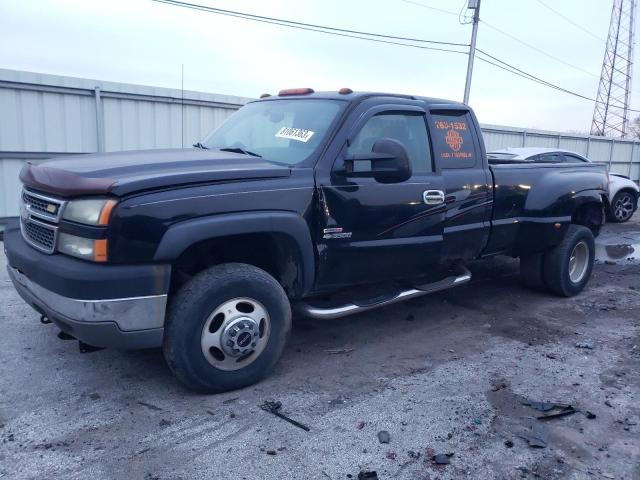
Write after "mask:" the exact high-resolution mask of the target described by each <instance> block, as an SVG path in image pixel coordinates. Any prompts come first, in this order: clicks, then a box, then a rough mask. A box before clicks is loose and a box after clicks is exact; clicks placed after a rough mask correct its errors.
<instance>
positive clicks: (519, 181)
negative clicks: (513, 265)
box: [483, 163, 607, 256]
mask: <svg viewBox="0 0 640 480" xmlns="http://www.w3.org/2000/svg"><path fill="white" fill-rule="evenodd" d="M489 171H490V172H491V175H492V178H493V187H494V188H493V203H492V205H493V206H492V216H491V233H490V236H489V241H488V243H487V246H486V247H485V249H484V251H483V256H487V255H495V254H509V255H519V254H520V253H522V252H525V251H527V250H531V249H534V250H538V249H539V248H540V246H543V245H544V244H545V242H549V241H551V240H552V238H550V236H551V237H553V233H554V230H553V228H554V225H555V224H556V223H565V222H568V221H571V216H572V212H573V211H574V210H575V204H576V202H578V203H580V202H581V197H584V198H585V201H586V200H587V199H592V198H593V194H594V190H596V191H597V194H599V195H605V194H606V187H607V176H606V169H605V167H604V166H602V165H596V164H592V163H582V164H577V163H567V164H540V163H533V164H531V163H529V164H523V163H514V164H506V163H503V164H498V165H489ZM594 187H595V188H594Z"/></svg>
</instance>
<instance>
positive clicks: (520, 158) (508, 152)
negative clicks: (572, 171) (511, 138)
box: [487, 147, 640, 222]
mask: <svg viewBox="0 0 640 480" xmlns="http://www.w3.org/2000/svg"><path fill="white" fill-rule="evenodd" d="M487 155H488V156H489V160H490V161H491V162H492V163H498V162H499V163H502V162H504V163H512V162H518V163H519V162H534V163H572V162H590V160H589V159H588V158H585V157H583V156H582V155H580V154H579V153H576V152H572V151H570V150H563V149H560V148H543V147H514V148H504V149H501V150H494V151H492V152H489V153H488V154H487ZM639 194H640V188H639V187H638V185H637V184H636V183H635V182H634V181H632V180H631V179H630V178H629V177H627V176H625V175H620V174H618V173H609V205H608V208H607V219H608V220H609V221H612V222H626V221H627V220H629V219H630V218H631V217H632V216H633V214H634V212H635V211H636V209H637V208H638V196H639Z"/></svg>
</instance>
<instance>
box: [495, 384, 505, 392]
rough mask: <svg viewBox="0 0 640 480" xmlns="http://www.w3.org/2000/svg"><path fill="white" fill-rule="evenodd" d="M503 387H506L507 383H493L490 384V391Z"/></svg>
mask: <svg viewBox="0 0 640 480" xmlns="http://www.w3.org/2000/svg"><path fill="white" fill-rule="evenodd" d="M503 388H507V384H506V383H504V382H500V383H494V384H493V385H492V386H491V391H492V392H497V391H498V390H502V389H503Z"/></svg>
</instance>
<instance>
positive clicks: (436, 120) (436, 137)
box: [430, 110, 479, 170]
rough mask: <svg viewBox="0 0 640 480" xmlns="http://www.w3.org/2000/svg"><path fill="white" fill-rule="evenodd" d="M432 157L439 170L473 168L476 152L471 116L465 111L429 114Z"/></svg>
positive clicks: (476, 159) (476, 156) (476, 160)
mask: <svg viewBox="0 0 640 480" xmlns="http://www.w3.org/2000/svg"><path fill="white" fill-rule="evenodd" d="M430 123H431V125H430V127H431V133H432V137H433V149H434V154H435V155H434V156H435V160H436V162H437V164H438V165H439V166H440V168H441V169H443V170H446V169H455V168H473V167H475V166H476V165H477V164H478V159H479V155H478V150H477V148H476V144H475V141H474V138H473V135H474V133H473V131H472V128H473V127H472V125H473V123H472V121H471V116H470V114H469V113H468V112H466V111H458V110H452V111H438V112H435V113H432V114H431V120H430Z"/></svg>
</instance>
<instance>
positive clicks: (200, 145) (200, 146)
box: [193, 142, 209, 150]
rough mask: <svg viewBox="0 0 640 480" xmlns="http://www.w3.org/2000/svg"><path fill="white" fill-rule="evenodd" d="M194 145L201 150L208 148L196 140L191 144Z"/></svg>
mask: <svg viewBox="0 0 640 480" xmlns="http://www.w3.org/2000/svg"><path fill="white" fill-rule="evenodd" d="M193 146H194V147H196V148H201V149H203V150H209V149H208V148H207V147H205V146H204V145H203V144H201V143H200V142H196V143H194V144H193Z"/></svg>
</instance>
